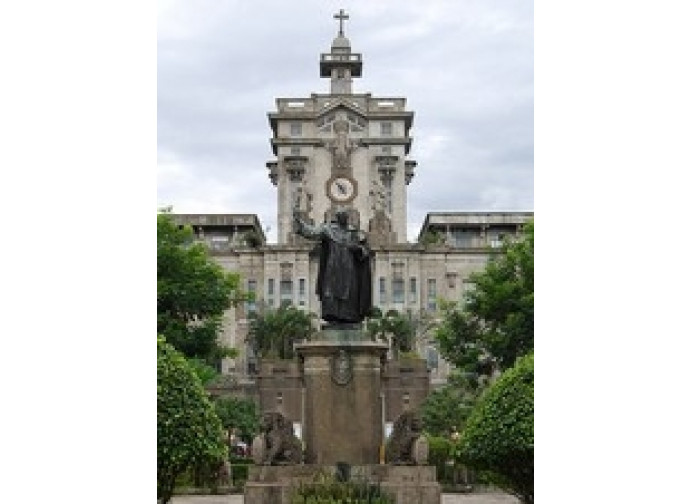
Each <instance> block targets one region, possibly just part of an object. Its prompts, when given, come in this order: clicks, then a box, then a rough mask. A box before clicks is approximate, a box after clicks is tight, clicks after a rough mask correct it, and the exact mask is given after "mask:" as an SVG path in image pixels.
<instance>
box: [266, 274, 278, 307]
mask: <svg viewBox="0 0 690 504" xmlns="http://www.w3.org/2000/svg"><path fill="white" fill-rule="evenodd" d="M275 284H276V281H275V280H274V279H273V278H269V279H268V288H267V289H266V290H267V293H266V302H267V303H268V306H274V305H275V290H276V288H275Z"/></svg>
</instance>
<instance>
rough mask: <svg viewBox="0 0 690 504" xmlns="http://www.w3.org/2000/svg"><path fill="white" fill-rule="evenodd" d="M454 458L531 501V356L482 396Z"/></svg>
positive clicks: (532, 430) (532, 469) (532, 475)
mask: <svg viewBox="0 0 690 504" xmlns="http://www.w3.org/2000/svg"><path fill="white" fill-rule="evenodd" d="M457 456H458V459H459V460H460V461H461V462H462V463H464V464H467V465H468V466H471V467H474V468H476V469H479V470H486V471H490V472H491V473H493V474H495V475H496V476H497V478H496V479H495V482H496V483H498V484H500V485H502V486H504V487H505V488H506V489H508V490H510V491H512V492H513V493H515V494H516V495H518V496H519V497H520V499H521V500H522V501H523V502H525V503H530V504H531V503H533V502H534V354H528V355H525V356H523V357H521V358H519V359H518V360H517V362H516V363H515V366H514V367H513V368H511V369H509V370H507V371H506V372H505V373H504V374H503V375H502V376H501V377H500V378H499V379H498V380H497V381H496V382H495V383H493V384H492V385H491V386H490V387H489V388H488V389H487V390H486V392H485V394H483V395H482V397H481V398H480V400H479V402H478V403H477V406H476V408H475V409H474V410H473V412H472V414H471V415H470V417H469V418H468V420H467V424H466V426H465V430H464V432H463V434H462V437H461V439H460V443H459V445H458V451H457Z"/></svg>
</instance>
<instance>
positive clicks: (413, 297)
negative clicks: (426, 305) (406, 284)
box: [410, 277, 417, 303]
mask: <svg viewBox="0 0 690 504" xmlns="http://www.w3.org/2000/svg"><path fill="white" fill-rule="evenodd" d="M416 302H417V279H416V278H415V277H412V278H410V303H416Z"/></svg>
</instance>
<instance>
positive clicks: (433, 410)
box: [421, 373, 482, 436]
mask: <svg viewBox="0 0 690 504" xmlns="http://www.w3.org/2000/svg"><path fill="white" fill-rule="evenodd" d="M481 390H482V388H481V386H480V385H479V384H478V383H477V382H476V381H475V380H473V379H472V377H471V376H467V375H463V374H460V373H454V374H451V375H450V376H449V377H448V383H447V384H446V385H444V386H443V387H442V388H440V389H437V390H434V391H433V392H431V393H430V394H429V395H428V396H427V397H426V399H425V400H424V403H422V406H421V414H422V421H423V422H424V429H425V430H426V431H427V432H428V433H429V434H431V435H433V436H449V435H450V433H451V432H452V431H453V428H457V429H458V430H462V429H463V427H464V425H465V421H466V420H467V418H468V417H469V415H470V413H471V412H472V408H473V407H474V405H475V404H476V402H477V398H478V397H479V394H480V392H481Z"/></svg>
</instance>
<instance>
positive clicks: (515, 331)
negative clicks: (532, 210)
mask: <svg viewBox="0 0 690 504" xmlns="http://www.w3.org/2000/svg"><path fill="white" fill-rule="evenodd" d="M502 252H503V253H502V254H500V255H498V256H496V257H495V258H492V259H491V260H490V261H489V262H488V264H487V265H486V268H485V269H484V271H482V272H478V273H475V274H472V275H471V276H470V281H471V282H473V283H474V289H472V290H471V291H470V292H469V293H467V294H466V296H465V304H464V306H459V305H458V304H453V303H443V304H442V306H441V309H442V321H441V323H440V324H439V326H438V328H437V329H436V339H437V340H438V342H439V345H440V350H441V353H442V354H443V356H444V357H445V358H446V359H447V360H448V361H450V362H451V363H452V364H453V365H455V366H456V367H457V368H459V369H463V370H465V371H467V372H473V373H477V374H479V375H490V374H491V373H492V372H493V371H495V370H497V369H498V370H501V369H507V368H509V367H510V366H512V365H513V363H514V362H515V360H516V359H517V358H518V357H520V356H522V355H525V354H527V353H528V352H530V351H531V350H533V348H534V223H533V222H529V223H527V224H526V225H525V228H524V232H523V234H522V235H521V236H520V237H519V238H517V239H515V240H509V241H507V242H506V243H505V244H504V246H503V251H502Z"/></svg>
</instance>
